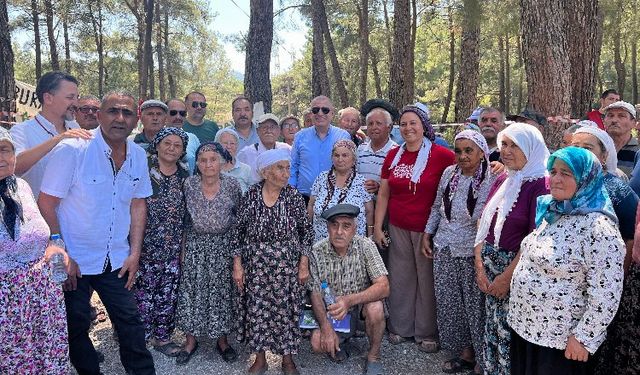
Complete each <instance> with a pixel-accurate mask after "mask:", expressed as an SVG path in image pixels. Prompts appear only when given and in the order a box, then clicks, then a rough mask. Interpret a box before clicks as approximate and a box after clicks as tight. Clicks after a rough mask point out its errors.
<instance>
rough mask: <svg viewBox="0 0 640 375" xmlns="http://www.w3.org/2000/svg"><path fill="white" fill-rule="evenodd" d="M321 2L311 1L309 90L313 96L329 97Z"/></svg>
mask: <svg viewBox="0 0 640 375" xmlns="http://www.w3.org/2000/svg"><path fill="white" fill-rule="evenodd" d="M322 1H323V0H311V25H312V29H313V39H312V43H313V50H312V55H311V59H312V68H311V70H312V71H311V90H312V94H313V96H314V97H315V96H318V95H325V96H328V97H330V96H331V88H330V85H329V76H328V75H327V63H326V60H325V57H324V37H323V35H324V33H323V28H322V17H321V15H320V7H321V6H322Z"/></svg>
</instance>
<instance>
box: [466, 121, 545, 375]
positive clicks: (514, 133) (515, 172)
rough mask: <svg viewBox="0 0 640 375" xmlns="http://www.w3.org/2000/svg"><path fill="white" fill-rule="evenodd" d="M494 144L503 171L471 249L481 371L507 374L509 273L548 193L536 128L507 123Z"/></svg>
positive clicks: (541, 146)
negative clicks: (478, 299) (480, 303)
mask: <svg viewBox="0 0 640 375" xmlns="http://www.w3.org/2000/svg"><path fill="white" fill-rule="evenodd" d="M498 147H500V157H501V159H502V162H503V163H504V165H505V167H506V170H507V171H506V173H503V174H502V175H501V176H499V177H498V178H497V179H496V181H495V183H494V184H493V186H492V187H491V191H490V192H489V201H488V202H487V204H486V206H485V209H484V211H483V212H482V217H481V218H480V222H479V225H478V233H477V235H476V239H475V251H474V254H475V268H476V281H477V284H478V286H479V288H480V290H481V291H482V292H483V293H484V294H485V313H486V318H485V328H484V346H483V347H484V353H483V360H484V364H483V366H482V367H483V369H484V371H485V374H509V373H510V363H511V361H510V356H509V349H510V344H511V333H510V331H509V326H508V325H507V311H508V306H509V285H510V283H511V275H513V270H514V269H515V267H516V265H517V264H518V259H519V258H520V242H522V239H523V238H524V237H526V236H527V235H528V234H529V233H530V232H531V231H533V229H535V226H536V225H535V215H536V199H537V197H539V196H541V195H544V194H547V193H548V191H549V189H548V188H547V183H546V167H545V162H546V160H547V158H548V157H549V150H547V146H546V145H545V143H544V139H543V137H542V134H541V133H540V131H539V130H538V129H537V128H536V127H534V126H531V125H528V124H523V123H514V124H511V125H509V126H508V127H507V128H506V129H504V130H503V131H501V132H500V133H498Z"/></svg>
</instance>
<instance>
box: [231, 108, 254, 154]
mask: <svg viewBox="0 0 640 375" xmlns="http://www.w3.org/2000/svg"><path fill="white" fill-rule="evenodd" d="M231 115H232V116H233V121H232V122H231V129H233V130H235V131H236V133H238V137H239V138H240V140H239V141H238V150H242V149H243V148H245V147H247V146H250V145H254V144H256V143H258V141H259V136H258V126H257V125H256V123H255V122H253V103H251V101H250V100H249V98H247V97H244V96H238V97H237V98H235V99H233V101H232V102H231Z"/></svg>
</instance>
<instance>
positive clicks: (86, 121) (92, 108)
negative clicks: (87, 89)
mask: <svg viewBox="0 0 640 375" xmlns="http://www.w3.org/2000/svg"><path fill="white" fill-rule="evenodd" d="M99 109H100V99H98V98H97V97H95V96H93V95H83V96H81V97H80V98H79V99H78V110H77V111H76V122H77V123H78V125H80V127H81V128H82V129H85V130H93V129H95V128H97V127H98V125H99V124H98V117H97V113H98V110H99Z"/></svg>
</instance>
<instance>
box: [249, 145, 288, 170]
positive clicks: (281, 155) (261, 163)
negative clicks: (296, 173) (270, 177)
mask: <svg viewBox="0 0 640 375" xmlns="http://www.w3.org/2000/svg"><path fill="white" fill-rule="evenodd" d="M282 160H290V157H289V150H287V149H286V148H276V149H273V150H267V151H265V152H263V153H262V154H260V157H259V158H258V163H257V164H258V165H257V169H258V173H260V172H262V171H263V170H264V169H265V168H268V167H270V166H272V165H273V164H275V163H277V162H279V161H282Z"/></svg>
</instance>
